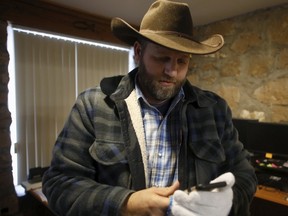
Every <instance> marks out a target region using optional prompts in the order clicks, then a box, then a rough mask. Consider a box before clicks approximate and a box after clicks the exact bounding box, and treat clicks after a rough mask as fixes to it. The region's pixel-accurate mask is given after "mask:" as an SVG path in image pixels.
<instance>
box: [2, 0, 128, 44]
mask: <svg viewBox="0 0 288 216" xmlns="http://www.w3.org/2000/svg"><path fill="white" fill-rule="evenodd" d="M0 19H2V20H7V21H9V22H11V23H12V24H14V25H20V26H25V27H28V28H35V29H40V30H43V31H49V32H54V33H60V34H64V35H71V36H75V37H80V38H86V39H90V40H96V41H102V42H107V43H114V44H119V45H125V44H123V43H122V42H121V41H120V40H118V39H117V38H116V37H114V35H113V34H112V32H111V28H110V19H108V18H105V17H101V16H95V15H91V14H85V13H81V12H79V11H75V10H71V9H68V8H64V7H61V6H56V5H53V4H49V3H46V2H44V1H39V0H1V1H0Z"/></svg>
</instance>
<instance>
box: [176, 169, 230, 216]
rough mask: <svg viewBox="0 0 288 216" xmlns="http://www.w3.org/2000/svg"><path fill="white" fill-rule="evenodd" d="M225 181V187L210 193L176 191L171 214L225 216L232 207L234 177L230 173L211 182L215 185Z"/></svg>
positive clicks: (177, 215) (179, 215)
mask: <svg viewBox="0 0 288 216" xmlns="http://www.w3.org/2000/svg"><path fill="white" fill-rule="evenodd" d="M220 181H226V183H227V185H226V186H225V187H223V188H219V189H218V188H217V189H214V190H212V191H197V190H194V191H192V192H191V193H189V194H188V193H186V192H184V191H180V190H177V191H176V192H175V193H174V195H173V199H174V200H173V204H172V208H171V211H172V214H173V215H174V216H207V215H213V216H227V215H228V214H229V212H230V209H231V207H232V200H233V191H232V186H233V185H234V183H235V177H234V175H233V174H232V173H224V174H223V175H221V176H219V177H218V178H216V179H214V180H213V181H211V183H216V182H220Z"/></svg>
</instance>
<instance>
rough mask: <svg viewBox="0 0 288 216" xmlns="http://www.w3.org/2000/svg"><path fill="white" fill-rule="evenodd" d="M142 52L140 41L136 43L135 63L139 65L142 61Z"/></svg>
mask: <svg viewBox="0 0 288 216" xmlns="http://www.w3.org/2000/svg"><path fill="white" fill-rule="evenodd" d="M141 50H142V47H141V44H140V43H139V42H138V41H136V42H135V43H134V61H135V63H136V64H137V65H138V64H139V61H140V59H141Z"/></svg>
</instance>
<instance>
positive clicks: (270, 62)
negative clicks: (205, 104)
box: [189, 4, 288, 123]
mask: <svg viewBox="0 0 288 216" xmlns="http://www.w3.org/2000/svg"><path fill="white" fill-rule="evenodd" d="M215 33H219V34H222V35H223V37H224V39H225V45H224V47H223V48H222V49H221V50H220V52H217V53H215V54H211V55H208V56H196V55H194V56H193V57H192V61H193V68H192V75H191V76H189V80H190V81H191V82H192V83H194V84H195V85H197V86H199V87H201V88H204V89H208V90H212V91H215V92H216V93H218V94H219V95H221V96H223V97H224V98H225V99H226V100H227V101H228V103H229V105H230V106H231V108H232V111H233V116H234V117H237V118H257V119H260V120H262V121H266V122H281V123H288V43H287V38H288V4H285V5H282V6H278V7H274V8H270V9H265V10H259V11H256V12H253V13H249V14H245V15H241V16H238V17H234V18H231V19H227V20H223V21H219V22H215V23H212V24H209V25H205V26H200V27H197V28H196V31H195V32H194V35H195V36H197V35H198V37H199V36H200V37H202V38H204V36H205V35H206V36H208V35H211V34H215ZM200 37H199V38H200Z"/></svg>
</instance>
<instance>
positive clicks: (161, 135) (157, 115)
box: [136, 85, 184, 187]
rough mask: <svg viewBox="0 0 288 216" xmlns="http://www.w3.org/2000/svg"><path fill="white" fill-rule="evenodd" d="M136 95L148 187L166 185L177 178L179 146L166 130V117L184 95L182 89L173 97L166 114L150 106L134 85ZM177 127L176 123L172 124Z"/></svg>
mask: <svg viewBox="0 0 288 216" xmlns="http://www.w3.org/2000/svg"><path fill="white" fill-rule="evenodd" d="M136 95H137V98H138V100H139V101H140V105H141V113H142V119H143V125H144V131H145V140H146V150H147V171H148V179H149V182H148V183H147V185H148V187H153V186H154V187H167V186H170V185H171V184H172V183H173V182H174V181H175V180H177V179H178V166H177V155H178V149H179V148H180V146H179V143H177V139H176V138H175V137H172V136H171V134H170V133H169V131H168V127H167V126H168V124H169V122H167V119H168V118H167V117H168V116H169V113H170V112H171V110H172V109H173V108H174V107H175V106H176V104H177V103H178V102H179V101H180V100H181V99H182V98H183V97H184V91H183V89H181V91H180V92H179V93H178V95H177V96H176V97H175V98H174V99H173V101H172V103H171V105H170V107H169V108H168V111H167V112H166V115H165V116H163V115H162V114H161V112H160V111H159V110H158V109H157V108H156V107H154V106H151V105H150V104H149V103H148V102H147V100H146V99H145V97H144V95H143V94H142V92H141V90H140V89H139V87H138V86H137V85H136ZM172 126H173V127H175V128H174V130H177V129H179V128H178V126H177V124H173V125H172Z"/></svg>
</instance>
